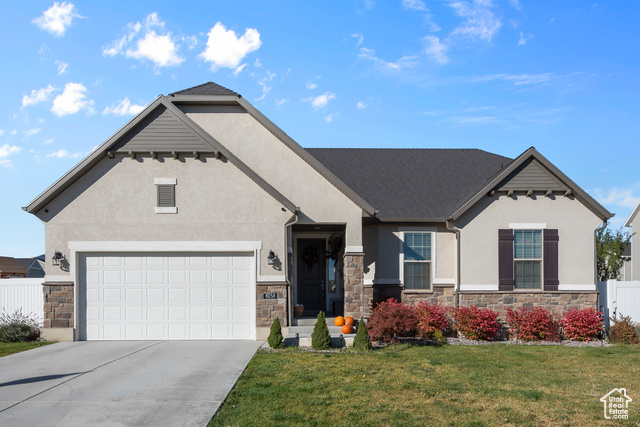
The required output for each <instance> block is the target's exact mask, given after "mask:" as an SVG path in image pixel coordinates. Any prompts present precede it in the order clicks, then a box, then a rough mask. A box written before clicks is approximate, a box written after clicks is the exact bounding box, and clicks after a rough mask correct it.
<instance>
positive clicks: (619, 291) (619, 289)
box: [598, 280, 640, 327]
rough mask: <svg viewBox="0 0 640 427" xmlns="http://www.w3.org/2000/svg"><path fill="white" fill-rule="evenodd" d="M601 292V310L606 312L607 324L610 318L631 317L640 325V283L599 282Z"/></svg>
mask: <svg viewBox="0 0 640 427" xmlns="http://www.w3.org/2000/svg"><path fill="white" fill-rule="evenodd" d="M598 291H599V292H600V310H601V311H603V312H604V317H605V323H606V325H607V327H608V326H609V318H611V317H619V316H620V315H621V314H622V315H624V316H631V320H633V321H634V322H639V323H640V282H639V281H633V282H631V281H630V282H619V281H617V280H607V281H606V282H598Z"/></svg>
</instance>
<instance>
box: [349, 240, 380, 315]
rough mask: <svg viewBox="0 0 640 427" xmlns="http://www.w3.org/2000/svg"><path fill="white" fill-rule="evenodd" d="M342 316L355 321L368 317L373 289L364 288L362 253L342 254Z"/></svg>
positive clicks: (370, 287) (369, 287)
mask: <svg viewBox="0 0 640 427" xmlns="http://www.w3.org/2000/svg"><path fill="white" fill-rule="evenodd" d="M343 276H344V277H343V278H344V315H345V316H352V317H354V318H355V319H360V317H362V316H364V317H368V316H369V315H370V313H371V303H372V302H373V287H372V286H364V253H362V252H358V253H355V252H353V253H345V254H344V270H343Z"/></svg>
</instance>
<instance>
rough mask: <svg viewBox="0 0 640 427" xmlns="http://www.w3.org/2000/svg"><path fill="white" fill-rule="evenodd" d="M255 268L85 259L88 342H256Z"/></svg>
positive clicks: (206, 258) (243, 262) (243, 259)
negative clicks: (222, 340) (182, 340)
mask: <svg viewBox="0 0 640 427" xmlns="http://www.w3.org/2000/svg"><path fill="white" fill-rule="evenodd" d="M253 266H254V258H253V254H201V253H191V254H184V253H179V254H138V253H128V254H85V255H83V256H82V257H81V260H80V278H81V283H80V289H79V291H80V295H79V297H80V301H79V302H80V304H79V319H78V320H79V330H80V339H82V340H164V339H176V340H179V339H187V340H195V339H255V298H256V297H255V292H256V291H255V289H256V288H255V277H254V276H255V274H254V267H253Z"/></svg>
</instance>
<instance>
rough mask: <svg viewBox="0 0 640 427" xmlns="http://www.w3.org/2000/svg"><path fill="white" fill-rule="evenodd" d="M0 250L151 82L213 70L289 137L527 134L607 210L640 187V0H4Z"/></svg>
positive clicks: (171, 82)
mask: <svg viewBox="0 0 640 427" xmlns="http://www.w3.org/2000/svg"><path fill="white" fill-rule="evenodd" d="M0 20H1V21H2V26H0V32H1V37H0V40H2V42H1V43H2V48H1V52H2V54H3V55H2V56H3V58H4V59H3V61H2V76H3V78H2V80H1V81H0V87H1V88H2V93H3V95H4V96H3V99H4V105H3V108H2V109H1V110H0V182H2V185H0V219H1V221H0V255H4V256H16V257H22V256H34V255H38V254H41V253H43V252H44V227H43V225H42V224H41V223H40V221H39V220H38V219H37V218H36V217H34V216H33V215H30V214H27V213H25V212H24V211H22V209H21V207H22V206H26V205H27V204H28V203H29V202H30V201H31V200H32V199H34V198H35V197H36V196H37V195H38V194H40V193H41V192H42V191H44V190H45V189H46V188H47V187H48V186H49V185H51V184H52V183H53V182H54V181H55V180H57V179H58V178H59V177H61V176H62V175H63V174H64V173H66V172H67V171H68V170H69V169H70V168H72V167H73V166H74V165H75V164H76V163H77V162H78V161H80V160H81V159H82V158H83V157H84V156H86V155H87V154H88V153H90V152H91V150H92V149H93V148H94V147H96V146H97V145H99V144H101V143H102V142H104V141H105V140H106V139H108V138H109V137H110V136H111V135H112V134H114V133H115V132H116V131H117V130H118V129H119V128H120V127H122V126H123V125H125V124H126V123H127V122H128V121H129V120H130V119H131V118H132V117H133V116H134V115H135V114H136V113H137V112H139V111H140V110H141V109H142V108H143V107H144V106H145V105H147V104H149V103H150V102H152V101H153V100H154V99H155V98H156V97H157V95H159V94H164V95H166V94H169V93H171V92H174V91H177V90H181V89H185V88H188V87H191V86H195V85H198V84H201V83H204V82H207V81H214V82H216V83H219V84H221V85H223V86H226V87H228V88H230V89H233V90H235V91H236V92H238V93H240V94H241V95H243V96H244V97H245V98H246V99H247V100H248V101H249V102H251V103H252V104H253V105H255V106H256V107H257V108H258V109H259V110H261V111H262V112H263V113H264V114H265V115H266V116H267V117H269V118H270V119H271V120H272V121H273V122H274V123H276V124H277V125H278V126H280V127H281V128H282V129H283V130H284V131H285V132H287V133H288V134H289V135H290V136H291V137H293V138H294V139H295V140H296V141H297V142H298V143H299V144H301V145H302V146H303V147H415V148H479V149H483V150H487V151H490V152H494V153H497V154H501V155H505V156H509V157H516V156H517V155H519V154H520V153H522V152H523V151H525V150H526V149H527V148H529V147H531V146H535V147H536V148H537V149H538V150H539V151H540V152H541V153H542V154H543V155H544V156H546V157H547V158H548V159H550V160H551V161H552V162H553V163H554V164H555V165H556V166H558V167H559V168H560V169H561V170H562V171H563V172H565V173H566V174H567V175H568V176H569V177H570V178H571V179H573V180H574V181H575V182H576V183H577V184H578V185H580V186H581V187H582V188H583V189H585V190H586V191H588V192H589V193H590V194H591V195H592V196H594V197H595V198H596V199H597V200H598V201H599V202H601V203H602V204H603V205H604V206H605V207H606V208H608V209H609V210H610V211H612V212H615V213H616V217H615V218H614V219H613V220H612V222H611V226H613V227H615V228H617V227H619V226H621V225H622V223H623V222H624V220H625V219H626V217H627V216H628V215H629V213H630V212H631V210H632V209H633V207H634V206H635V204H636V203H637V202H638V200H640V176H639V175H640V174H639V173H638V170H639V165H640V147H639V145H638V143H637V139H638V135H639V134H640V117H639V114H638V113H639V111H638V110H639V108H638V101H637V100H638V98H639V95H640V79H638V76H640V63H639V61H640V60H639V58H640V55H639V54H640V52H639V51H640V40H639V39H640V32H638V30H637V23H638V22H640V2H635V1H626V2H625V1H618V2H593V3H590V2H586V1H562V2H558V1H526V0H505V1H497V0H496V1H492V0H476V1H462V0H453V1H446V0H442V1H435V0H431V1H429V0H395V1H391V0H389V1H384V2H383V1H376V0H354V1H340V2H299V1H291V2H278V1H256V2H221V1H219V2H213V1H194V2H175V1H153V2H149V1H137V2H132V3H131V4H121V3H120V2H80V1H75V2H73V3H72V2H52V1H29V2H21V3H15V2H13V3H3V4H2V5H0Z"/></svg>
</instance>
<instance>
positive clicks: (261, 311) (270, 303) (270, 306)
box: [256, 282, 288, 327]
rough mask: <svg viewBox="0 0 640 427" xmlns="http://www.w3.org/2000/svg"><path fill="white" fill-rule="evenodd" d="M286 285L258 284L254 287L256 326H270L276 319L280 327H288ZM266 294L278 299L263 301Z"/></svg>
mask: <svg viewBox="0 0 640 427" xmlns="http://www.w3.org/2000/svg"><path fill="white" fill-rule="evenodd" d="M287 287H288V285H287V284H286V283H264V282H262V283H258V284H257V286H256V326H257V327H264V326H271V324H272V323H273V321H274V320H275V318H276V317H279V318H280V325H281V326H283V327H284V326H288V317H287ZM266 293H276V294H278V299H264V295H263V294H266Z"/></svg>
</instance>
